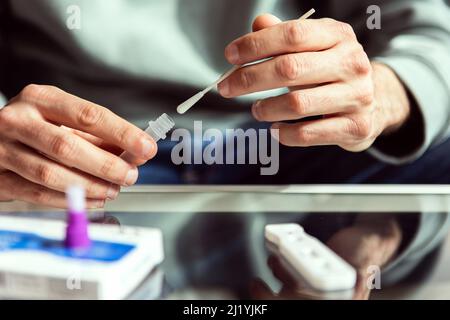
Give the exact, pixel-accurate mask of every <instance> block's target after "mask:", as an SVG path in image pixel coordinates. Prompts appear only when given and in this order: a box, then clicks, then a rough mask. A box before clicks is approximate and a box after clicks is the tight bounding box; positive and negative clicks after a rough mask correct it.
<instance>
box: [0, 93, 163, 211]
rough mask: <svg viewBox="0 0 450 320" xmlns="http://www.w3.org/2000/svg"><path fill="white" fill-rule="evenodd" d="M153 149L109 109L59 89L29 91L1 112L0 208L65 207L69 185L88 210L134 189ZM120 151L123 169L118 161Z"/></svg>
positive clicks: (142, 137)
mask: <svg viewBox="0 0 450 320" xmlns="http://www.w3.org/2000/svg"><path fill="white" fill-rule="evenodd" d="M156 149H157V146H156V144H155V142H154V141H153V140H152V139H151V138H150V137H149V136H148V135H146V134H145V133H144V132H143V131H142V130H140V129H139V128H137V127H135V126H134V125H132V124H130V123H128V122H127V121H125V120H123V119H122V118H120V117H118V116H117V115H115V114H113V113H112V112H111V111H109V110H108V109H106V108H104V107H101V106H99V105H95V104H93V103H90V102H88V101H85V100H82V99H80V98H78V97H75V96H73V95H70V94H68V93H66V92H64V91H62V90H60V89H57V88H55V87H50V86H40V85H29V86H27V87H26V88H25V89H23V90H22V92H21V93H20V94H19V95H18V96H16V97H15V98H13V99H12V100H11V101H10V102H9V103H8V105H7V106H5V107H4V108H3V109H1V110H0V201H5V200H23V201H27V202H31V203H36V204H42V205H47V206H52V207H60V208H65V207H66V201H65V196H64V191H65V190H66V188H67V187H68V186H69V185H71V184H78V185H81V186H83V187H84V188H85V189H86V195H87V197H88V201H87V205H88V207H89V208H100V207H103V206H104V204H105V200H112V199H115V198H116V197H117V195H118V193H119V190H120V186H130V185H133V184H134V183H135V182H136V180H137V178H138V171H137V167H136V166H138V165H141V164H143V163H145V162H146V161H147V160H149V159H151V158H153V157H154V155H155V154H156ZM124 151H126V152H127V154H131V155H132V156H128V157H127V158H128V159H133V161H134V162H133V163H129V162H126V161H125V160H123V159H121V158H120V157H119V155H120V154H122V153H123V152H124Z"/></svg>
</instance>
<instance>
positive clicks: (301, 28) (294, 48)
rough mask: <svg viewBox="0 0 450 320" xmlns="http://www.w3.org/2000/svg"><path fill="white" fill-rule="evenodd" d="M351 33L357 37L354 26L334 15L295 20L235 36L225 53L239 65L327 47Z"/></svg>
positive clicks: (228, 58)
mask: <svg viewBox="0 0 450 320" xmlns="http://www.w3.org/2000/svg"><path fill="white" fill-rule="evenodd" d="M348 37H352V38H355V35H354V32H353V29H352V28H351V27H350V26H349V25H348V24H345V23H341V22H338V21H335V20H332V19H317V20H315V19H308V20H292V21H287V22H282V23H278V24H276V25H274V26H271V27H268V28H265V29H262V30H259V31H256V32H252V33H249V34H247V35H244V36H242V37H240V38H239V39H236V40H235V41H233V42H231V43H230V44H229V45H228V46H227V47H226V48H225V57H226V58H227V60H228V61H229V62H230V63H231V64H235V65H240V64H246V63H250V62H255V61H258V60H261V59H265V58H270V57H274V56H278V55H281V54H287V53H294V52H305V51H322V50H326V49H329V48H332V47H333V46H335V45H336V44H338V43H339V42H340V41H341V40H342V39H345V38H348Z"/></svg>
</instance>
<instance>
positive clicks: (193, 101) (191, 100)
mask: <svg viewBox="0 0 450 320" xmlns="http://www.w3.org/2000/svg"><path fill="white" fill-rule="evenodd" d="M314 12H316V10H315V9H311V10H309V11H308V12H306V13H305V14H304V15H302V16H301V17H300V18H299V20H305V19H308V18H309V17H311V16H312V15H313V14H314ZM241 67H242V66H241V65H236V66H234V67H233V68H231V69H230V70H228V71H227V72H226V73H224V74H223V75H222V76H220V78H219V79H217V80H216V81H214V82H213V83H212V84H211V85H209V86H208V87H207V88H206V89H204V90H202V91H200V92H199V93H197V94H195V95H194V96H192V97H190V98H189V99H187V100H186V101H185V102H183V103H182V104H180V105H179V106H178V107H177V112H178V113H179V114H184V113H186V112H187V111H189V109H191V108H192V107H193V106H194V105H195V104H196V103H197V102H199V101H200V100H201V99H202V98H203V97H204V96H205V94H207V93H208V92H209V91H211V90H212V89H214V88H215V87H217V85H218V84H219V83H221V82H222V81H223V80H225V79H226V78H228V77H229V76H230V75H231V74H232V73H233V72H235V71H236V70H238V69H239V68H241Z"/></svg>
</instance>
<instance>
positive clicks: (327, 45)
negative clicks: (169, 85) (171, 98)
mask: <svg viewBox="0 0 450 320" xmlns="http://www.w3.org/2000/svg"><path fill="white" fill-rule="evenodd" d="M253 30H254V32H252V33H249V34H247V35H245V36H243V37H241V38H239V39H237V40H235V41H233V42H232V43H230V44H229V45H228V46H227V47H226V49H225V56H226V58H227V60H228V61H229V62H230V63H231V64H234V65H241V64H248V63H253V62H257V61H259V60H261V59H266V58H272V57H273V58H272V59H269V60H265V61H263V62H259V63H256V64H251V65H248V66H246V67H243V68H241V69H239V70H238V71H236V72H235V73H233V74H232V75H231V76H230V77H229V78H228V79H226V80H225V81H223V82H222V83H220V84H219V87H218V88H219V92H220V93H221V94H222V95H223V96H224V97H229V98H230V97H236V96H240V95H244V94H249V93H253V92H258V91H265V90H269V89H275V88H283V87H288V88H289V89H290V92H289V93H287V94H284V95H281V96H278V97H271V98H268V99H264V100H260V101H256V102H255V103H254V105H253V107H252V113H253V116H254V117H255V118H256V119H257V120H258V121H267V122H275V123H274V124H273V126H272V128H273V129H279V140H280V142H281V143H282V144H284V145H287V146H316V145H338V146H340V147H342V148H343V149H346V150H349V151H355V152H356V151H363V150H365V149H367V148H369V147H370V146H371V145H372V143H373V142H374V141H375V139H376V138H377V137H378V136H379V135H380V134H383V133H389V132H392V131H394V130H396V129H397V128H399V127H400V126H401V125H402V124H403V123H404V122H405V121H406V119H407V118H408V115H409V108H410V107H409V101H408V98H407V94H406V92H405V89H404V87H403V85H402V84H401V82H400V81H399V80H398V78H397V77H396V75H395V74H394V73H393V72H392V71H391V70H390V69H389V68H388V67H386V66H384V65H381V64H375V63H374V64H371V62H370V61H369V59H368V57H367V55H366V53H365V52H364V49H363V47H362V46H361V44H359V42H358V40H357V38H356V36H355V33H354V32H353V29H352V27H351V26H350V25H348V24H346V23H342V22H338V21H335V20H332V19H319V20H314V19H310V20H303V21H299V20H294V21H287V22H281V21H280V20H279V19H278V18H276V17H274V16H271V15H263V16H259V17H258V18H257V19H256V20H255V22H254V25H253ZM311 116H320V119H318V120H309V121H302V122H296V123H283V122H280V121H287V120H300V119H304V118H307V117H311Z"/></svg>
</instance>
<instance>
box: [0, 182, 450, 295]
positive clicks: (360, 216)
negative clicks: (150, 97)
mask: <svg viewBox="0 0 450 320" xmlns="http://www.w3.org/2000/svg"><path fill="white" fill-rule="evenodd" d="M449 212H450V187H448V186H439V185H430V186H420V185H359V186H352V185H298V186H293V185H289V186H243V185H240V186H231V185H228V186H219V185H214V186H192V185H191V186H169V185H164V186H157V185H152V186H145V185H141V186H134V187H130V188H127V189H124V190H123V191H122V192H121V194H120V196H119V198H118V199H117V200H115V201H112V202H108V204H107V206H106V208H105V210H101V211H95V212H91V213H90V218H91V220H92V221H93V222H95V223H106V224H117V225H127V226H141V227H154V228H159V229H161V230H162V232H163V238H164V248H165V260H164V262H163V263H162V265H161V266H159V267H158V268H157V269H156V270H154V271H153V272H152V274H151V275H149V277H148V278H147V279H146V280H145V281H144V282H143V283H142V285H141V286H140V288H138V289H137V290H136V292H135V293H134V294H133V295H132V296H131V298H136V299H156V298H158V299H159V298H162V299H178V298H181V299H185V298H188V299H196V298H202V299H223V298H225V299H226V298H231V299H240V298H245V299H247V298H255V299H258V298H264V299H270V298H289V299H309V298H314V299H321V298H328V297H329V295H328V294H327V293H324V292H318V291H317V290H311V288H309V287H308V288H307V286H306V285H305V284H303V283H301V282H299V281H298V279H294V278H293V277H292V274H290V273H289V271H288V270H285V265H284V264H283V263H280V259H279V257H277V256H276V255H274V254H273V252H271V251H270V250H269V249H268V246H267V243H266V242H265V240H264V227H265V225H267V224H273V223H299V224H301V225H302V226H303V227H304V229H305V231H306V232H307V233H309V234H311V235H312V236H314V237H317V238H318V239H319V240H321V241H322V242H324V243H326V244H327V245H329V246H331V247H333V248H338V249H339V250H338V251H339V252H337V253H338V254H339V255H340V256H342V257H343V258H344V259H345V260H347V261H348V262H349V263H351V264H354V263H355V261H358V259H359V260H361V259H364V258H366V259H368V258H367V257H371V256H374V254H373V253H374V252H378V251H377V250H378V249H379V248H377V247H370V246H366V247H364V245H363V244H365V243H369V242H370V241H369V240H368V239H373V238H374V236H373V234H374V232H375V233H376V232H378V231H379V230H382V233H383V232H384V231H383V228H385V227H386V226H387V225H388V223H386V226H385V225H384V223H385V221H392V220H393V221H396V223H397V224H398V226H399V227H398V228H399V230H400V233H401V237H400V238H401V241H400V244H399V248H398V249H396V250H394V251H395V252H393V253H392V257H390V258H389V259H388V260H387V261H385V264H384V265H382V266H380V269H381V271H382V273H381V280H382V281H381V284H382V286H381V288H379V286H376V285H375V287H374V286H373V285H374V283H376V282H371V283H372V289H373V290H372V291H371V294H370V298H372V299H380V298H381V299H419V298H422V299H450V270H448V268H447V267H446V266H448V264H449V263H450V242H449V241H447V237H446V234H447V233H446V227H444V226H443V225H444V224H445V223H446V221H448V220H447V216H448V213H449ZM0 213H1V214H2V215H18V216H27V217H28V216H31V217H34V218H36V217H38V218H50V219H64V218H65V215H64V211H62V210H55V209H51V208H43V207H39V206H35V205H31V204H26V203H21V202H3V203H0ZM420 217H421V218H420ZM361 221H363V223H364V225H365V227H364V228H362V229H358V230H359V231H358V235H355V232H354V230H355V225H358V226H359V223H360V222H361ZM421 221H431V222H432V223H431V225H433V224H434V225H435V228H437V229H436V230H438V231H437V232H434V234H432V235H428V237H436V234H437V233H438V232H439V233H441V235H440V238H439V239H438V240H436V241H437V243H434V244H430V243H429V242H430V241H429V242H427V241H428V240H426V237H427V235H426V232H425V233H424V232H422V236H423V234H425V236H423V237H425V238H424V239H425V240H424V241H425V242H424V244H423V245H428V246H430V248H429V249H428V250H425V251H423V250H422V251H423V252H422V253H421V256H420V257H419V258H417V259H415V260H414V259H410V258H409V257H408V256H406V257H404V259H406V261H409V260H414V261H413V262H411V263H410V264H411V265H412V266H411V267H409V268H407V269H408V271H407V272H406V271H405V272H396V271H395V270H394V273H397V275H395V276H393V277H392V276H389V277H388V278H389V279H388V280H387V281H386V282H384V281H383V278H382V277H383V271H384V270H385V268H386V269H387V270H389V265H390V264H391V263H394V262H395V261H396V260H398V259H400V258H402V254H403V251H407V249H408V246H409V243H408V242H413V240H414V239H415V238H417V234H421V230H422V229H423V228H425V227H423V226H422V222H421ZM427 223H428V222H427ZM367 226H368V227H367ZM372 226H375V229H376V231H374V230H373V228H372ZM408 228H409V229H408ZM361 230H362V231H361ZM430 230H431V231H430ZM430 230H429V231H428V233H430V232H431V233H433V229H430ZM365 232H366V233H367V234H364V233H365ZM355 244H357V245H355ZM419 245H420V243H419ZM423 245H422V246H423ZM380 250H381V249H380ZM335 251H336V250H335ZM414 254H416V255H417V253H414V252H413V253H412V254H411V255H412V257H414ZM357 263H358V262H357ZM394 269H395V268H394ZM358 270H359V269H358ZM391 273H392V272H391ZM358 278H361V279H359V280H358V281H359V282H361V283H364V284H361V283H359V285H360V286H364V285H366V286H369V285H370V284H369V283H368V282H367V281H368V280H367V279H368V278H367V277H364V275H361V274H360V272H358ZM391 278H392V279H391ZM312 291H314V292H312ZM366 291H367V290H365V289H362V290H360V288H358V283H357V287H356V288H355V289H354V290H352V291H351V292H350V293H349V292H346V293H345V294H343V295H342V296H335V297H338V298H344V299H347V298H367V297H368V293H367V292H366Z"/></svg>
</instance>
